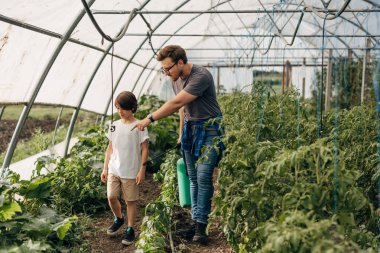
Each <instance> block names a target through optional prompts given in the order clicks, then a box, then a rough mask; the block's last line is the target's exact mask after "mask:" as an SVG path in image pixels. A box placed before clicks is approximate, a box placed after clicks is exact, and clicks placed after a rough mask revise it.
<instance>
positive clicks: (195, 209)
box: [184, 131, 218, 224]
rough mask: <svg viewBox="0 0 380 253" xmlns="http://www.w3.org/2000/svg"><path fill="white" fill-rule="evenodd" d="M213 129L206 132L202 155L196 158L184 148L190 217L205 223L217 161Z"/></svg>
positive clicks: (209, 207) (212, 191) (212, 190)
mask: <svg viewBox="0 0 380 253" xmlns="http://www.w3.org/2000/svg"><path fill="white" fill-rule="evenodd" d="M217 136H218V135H217V134H216V132H215V131H212V132H206V136H205V139H204V143H203V148H202V155H201V156H200V158H199V159H197V158H196V157H195V156H194V155H193V154H191V152H190V151H187V150H184V155H185V161H186V168H187V172H188V173H189V179H190V196H191V218H192V219H193V220H195V221H197V222H200V223H204V224H207V223H208V215H209V214H210V212H211V198H212V195H213V194H214V185H213V179H212V175H213V172H214V167H215V166H216V163H217V161H218V151H217V150H215V148H212V146H213V144H212V139H213V138H214V137H217Z"/></svg>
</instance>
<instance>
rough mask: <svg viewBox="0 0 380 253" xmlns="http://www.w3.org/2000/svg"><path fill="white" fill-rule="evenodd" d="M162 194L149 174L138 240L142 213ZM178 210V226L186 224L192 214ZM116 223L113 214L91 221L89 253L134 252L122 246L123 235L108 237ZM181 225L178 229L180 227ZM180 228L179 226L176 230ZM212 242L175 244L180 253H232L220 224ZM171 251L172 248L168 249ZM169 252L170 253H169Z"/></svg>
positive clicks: (178, 241)
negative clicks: (108, 228)
mask: <svg viewBox="0 0 380 253" xmlns="http://www.w3.org/2000/svg"><path fill="white" fill-rule="evenodd" d="M159 194H160V185H159V184H158V183H157V182H155V181H153V178H152V175H151V174H148V173H147V178H146V180H145V181H144V182H143V184H142V186H141V191H140V201H139V203H138V216H137V222H136V224H137V225H136V227H137V230H136V232H137V236H138V235H139V233H140V231H139V229H138V228H139V227H140V224H141V221H142V218H143V217H142V211H143V209H144V207H145V206H146V205H147V204H148V203H149V202H151V201H152V200H154V199H155V198H156V197H157V196H158V195H159ZM176 210H179V211H178V212H177V214H176V216H177V217H179V219H178V220H179V222H180V223H184V222H186V221H187V220H188V219H189V218H190V212H189V210H186V209H182V208H176ZM112 219H113V215H112V213H111V211H108V212H105V213H103V214H100V215H98V216H96V217H94V218H93V219H92V220H91V224H90V228H89V230H88V231H87V233H86V234H85V239H86V240H88V242H89V249H90V251H91V252H94V253H95V252H96V253H106V252H134V250H135V246H134V245H130V246H124V245H122V244H121V240H122V238H123V233H122V232H121V231H120V232H119V233H118V234H117V235H115V236H113V237H110V236H107V234H106V230H107V227H109V226H110V224H111V222H112ZM180 223H178V225H180ZM177 227H178V226H177ZM209 239H210V242H209V244H208V245H207V246H201V245H198V244H196V243H193V242H191V240H186V239H183V238H179V237H176V236H173V241H174V243H175V248H176V250H180V251H181V252H183V253H185V252H199V253H206V252H207V253H214V252H223V253H230V252H233V251H232V250H231V248H230V246H229V245H228V243H227V240H226V238H225V236H224V234H223V233H222V232H221V229H220V228H219V224H213V225H212V226H211V228H210V229H209ZM168 248H169V249H170V247H168ZM169 252H171V251H170V250H169Z"/></svg>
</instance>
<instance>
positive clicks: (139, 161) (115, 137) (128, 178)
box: [101, 91, 149, 245]
mask: <svg viewBox="0 0 380 253" xmlns="http://www.w3.org/2000/svg"><path fill="white" fill-rule="evenodd" d="M115 107H116V109H117V111H118V113H119V115H120V118H121V119H120V120H117V121H115V122H114V123H113V126H111V128H110V130H109V132H108V134H107V138H108V139H109V143H108V147H107V150H106V154H105V161H104V169H103V172H102V175H101V180H102V182H106V181H107V197H108V202H109V205H110V207H111V210H112V212H113V213H114V215H115V219H114V223H113V224H112V225H111V226H110V227H109V228H108V229H107V234H109V235H114V234H116V233H117V231H118V230H119V228H120V227H122V226H123V224H124V218H123V216H122V213H121V205H120V201H119V200H118V197H119V196H120V194H122V197H123V199H124V200H125V203H126V204H127V220H128V227H127V229H126V230H125V236H124V239H123V240H122V244H124V245H130V244H132V243H133V241H134V240H135V232H134V229H133V226H134V223H135V219H136V213H137V210H136V209H137V208H136V201H137V200H138V195H139V188H138V185H139V184H140V183H141V182H142V181H143V180H144V179H145V166H144V165H143V164H144V163H145V162H146V161H147V159H148V139H149V137H148V131H147V130H145V131H138V130H137V129H135V130H133V131H131V129H132V128H133V127H134V126H135V125H136V124H137V123H138V122H139V120H137V119H136V118H135V117H134V116H133V114H134V113H135V112H136V110H137V99H136V97H135V95H134V94H133V93H132V92H129V91H123V92H121V93H120V94H119V95H118V96H117V98H116V101H115Z"/></svg>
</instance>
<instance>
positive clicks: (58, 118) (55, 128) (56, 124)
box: [52, 107, 63, 146]
mask: <svg viewBox="0 0 380 253" xmlns="http://www.w3.org/2000/svg"><path fill="white" fill-rule="evenodd" d="M62 111H63V107H61V109H60V110H59V114H58V117H57V121H56V122H55V127H54V134H53V140H52V145H53V146H54V144H55V136H56V134H57V129H58V125H59V120H60V119H61V115H62Z"/></svg>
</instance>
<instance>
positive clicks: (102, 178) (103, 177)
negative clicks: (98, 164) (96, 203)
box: [100, 169, 108, 183]
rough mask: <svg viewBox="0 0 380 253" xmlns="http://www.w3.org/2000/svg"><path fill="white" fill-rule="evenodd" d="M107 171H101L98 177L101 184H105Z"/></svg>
mask: <svg viewBox="0 0 380 253" xmlns="http://www.w3.org/2000/svg"><path fill="white" fill-rule="evenodd" d="M107 174H108V173H107V170H106V169H104V170H103V171H102V175H101V176H100V180H102V182H103V183H105V182H106V181H107Z"/></svg>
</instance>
